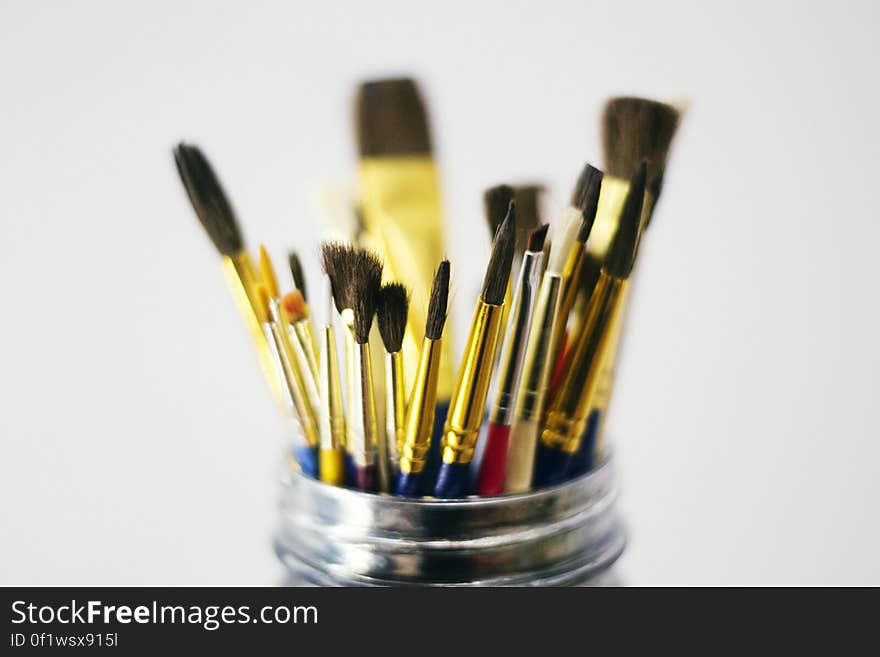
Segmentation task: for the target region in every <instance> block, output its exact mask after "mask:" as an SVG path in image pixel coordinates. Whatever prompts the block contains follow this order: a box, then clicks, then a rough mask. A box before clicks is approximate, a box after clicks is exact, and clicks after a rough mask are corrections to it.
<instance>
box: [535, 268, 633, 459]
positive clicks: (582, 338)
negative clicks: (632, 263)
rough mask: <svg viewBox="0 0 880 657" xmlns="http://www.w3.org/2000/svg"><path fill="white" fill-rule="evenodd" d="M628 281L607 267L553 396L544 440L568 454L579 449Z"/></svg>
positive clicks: (545, 425)
mask: <svg viewBox="0 0 880 657" xmlns="http://www.w3.org/2000/svg"><path fill="white" fill-rule="evenodd" d="M625 289H626V281H625V280H622V279H619V278H615V277H613V276H609V275H608V274H607V273H606V272H605V271H604V270H603V271H602V273H601V274H600V275H599V281H598V283H597V284H596V288H595V290H593V294H592V296H591V297H590V303H589V307H588V309H587V314H586V318H585V320H584V326H583V329H582V330H581V332H580V333H579V334H578V336H577V339H576V341H575V343H574V347H573V349H572V357H571V360H570V361H569V362H568V366H567V369H566V372H565V376H564V378H563V380H562V384H561V386H560V388H559V391H558V392H557V393H556V395H555V396H554V398H553V403H552V404H551V406H550V408H549V410H548V412H547V418H546V420H545V423H544V430H543V431H542V432H541V438H540V440H541V443H542V444H543V445H545V446H546V447H548V448H550V449H557V450H561V451H563V452H566V453H568V454H573V453H574V452H576V451H577V449H578V447H579V445H580V440H581V436H582V435H583V432H584V428H585V427H586V424H587V418H588V416H589V413H590V407H591V405H592V400H593V396H594V394H595V392H596V386H597V384H598V382H599V370H600V369H601V366H602V355H603V353H604V350H605V348H606V346H607V344H608V341H609V338H610V336H611V329H612V328H613V326H614V323H615V319H616V317H617V315H618V314H619V312H620V308H621V305H622V302H623V298H624V291H625Z"/></svg>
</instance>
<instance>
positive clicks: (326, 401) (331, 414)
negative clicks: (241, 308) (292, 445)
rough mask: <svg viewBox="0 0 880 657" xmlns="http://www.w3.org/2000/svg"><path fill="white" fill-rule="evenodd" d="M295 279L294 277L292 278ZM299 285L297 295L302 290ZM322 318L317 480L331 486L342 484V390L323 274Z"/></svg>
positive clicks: (330, 302) (328, 292)
mask: <svg viewBox="0 0 880 657" xmlns="http://www.w3.org/2000/svg"><path fill="white" fill-rule="evenodd" d="M294 278H295V277H294ZM304 289H305V288H304V287H303V286H299V290H298V291H299V292H301V291H302V290H304ZM323 300H324V304H323V306H324V308H323V310H324V316H323V318H322V323H321V325H320V328H319V331H320V336H321V341H320V345H319V348H318V354H319V357H320V367H319V372H320V375H319V380H318V393H319V396H320V410H319V413H318V436H319V449H318V473H319V476H320V479H321V481H324V482H326V483H328V484H332V485H334V486H342V485H344V484H345V482H346V459H345V412H344V411H343V405H342V404H343V400H342V387H341V385H340V382H339V359H338V357H337V355H336V335H335V333H334V331H333V294H332V291H331V286H330V278H329V277H328V276H327V275H326V274H325V275H324V290H323Z"/></svg>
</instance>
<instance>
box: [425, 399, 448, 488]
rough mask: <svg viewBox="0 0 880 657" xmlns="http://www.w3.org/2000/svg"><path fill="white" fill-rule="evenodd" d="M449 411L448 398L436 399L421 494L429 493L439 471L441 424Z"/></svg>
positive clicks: (444, 421) (444, 422)
mask: <svg viewBox="0 0 880 657" xmlns="http://www.w3.org/2000/svg"><path fill="white" fill-rule="evenodd" d="M448 412H449V400H448V399H444V400H442V401H438V402H437V405H436V406H435V407H434V429H433V432H432V433H431V445H430V446H429V447H428V456H427V459H426V461H425V469H424V470H422V476H421V477H420V479H421V480H422V484H423V486H424V487H423V488H422V495H431V494H432V492H433V488H434V482H435V481H437V473H438V472H439V471H440V463H441V462H442V461H443V459H442V458H441V457H440V452H441V445H440V442H441V438H443V425H444V424H446V414H447V413H448Z"/></svg>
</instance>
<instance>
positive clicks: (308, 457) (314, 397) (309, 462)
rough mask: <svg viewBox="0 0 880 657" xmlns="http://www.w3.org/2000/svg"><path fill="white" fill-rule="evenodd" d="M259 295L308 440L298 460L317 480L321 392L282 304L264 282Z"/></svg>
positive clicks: (285, 386) (291, 403)
mask: <svg viewBox="0 0 880 657" xmlns="http://www.w3.org/2000/svg"><path fill="white" fill-rule="evenodd" d="M256 294H257V303H259V304H260V311H261V315H264V316H265V317H266V321H265V322H263V325H262V329H263V335H264V336H265V337H266V341H267V343H268V344H269V345H271V350H272V355H273V357H274V362H275V363H276V370H275V371H276V373H277V375H278V379H279V384H280V385H279V388H280V389H281V391H282V395H283V399H284V401H285V402H286V405H287V408H288V409H289V412H290V415H291V417H292V418H293V419H294V420H295V421H296V422H297V423H298V424H299V429H300V431H299V432H297V433H298V435H300V436H301V437H302V438H303V439H304V441H305V444H301V445H300V446H298V447H296V448H295V454H296V459H297V461H298V463H299V465H300V468H301V469H302V471H303V472H304V473H305V474H307V475H309V476H311V477H316V476H317V475H318V468H317V459H316V458H315V448H316V446H317V444H318V422H317V416H316V414H315V412H316V409H317V407H318V394H317V390H315V389H314V385H313V384H312V385H310V384H309V381H308V380H307V378H306V377H304V376H303V372H302V369H301V367H300V365H299V364H298V362H299V359H298V358H297V357H296V354H295V349H296V348H297V347H298V345H296V344H295V341H293V340H291V339H290V336H289V335H288V334H287V330H286V328H285V327H286V325H287V318H286V316H285V315H284V311H283V309H282V308H281V306H280V305H279V303H278V301H277V300H276V299H272V298H271V297H270V296H269V290H268V287H267V286H266V285H264V284H262V283H259V284H257V286H256Z"/></svg>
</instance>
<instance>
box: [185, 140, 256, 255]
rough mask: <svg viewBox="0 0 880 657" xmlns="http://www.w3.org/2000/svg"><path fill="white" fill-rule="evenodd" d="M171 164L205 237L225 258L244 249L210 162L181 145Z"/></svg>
mask: <svg viewBox="0 0 880 657" xmlns="http://www.w3.org/2000/svg"><path fill="white" fill-rule="evenodd" d="M174 163H175V164H176V165H177V173H178V174H179V175H180V180H181V182H182V183H183V186H184V188H185V189H186V193H187V195H188V196H189V200H190V203H192V206H193V209H194V210H195V211H196V216H197V217H198V218H199V222H201V224H202V226H203V227H204V229H205V232H207V233H208V237H210V238H211V241H212V242H213V243H214V246H215V247H216V248H217V250H218V251H219V252H220V253H221V254H223V255H226V256H232V255H235V254H237V253H239V252H240V251H241V250H242V249H243V248H244V238H243V237H242V235H241V230H240V229H239V227H238V221H237V220H236V218H235V212H234V211H233V209H232V205H231V204H230V203H229V200H228V199H227V197H226V194H225V193H224V191H223V186H222V185H221V184H220V181H219V180H218V178H217V175H216V174H215V173H214V170H213V169H212V168H211V165H210V163H209V162H208V160H207V159H206V158H205V156H204V155H203V154H202V152H201V151H200V150H199V148H198V147H197V146H192V145H190V144H185V143H183V142H181V143H180V144H178V145H177V147H176V148H175V149H174Z"/></svg>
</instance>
